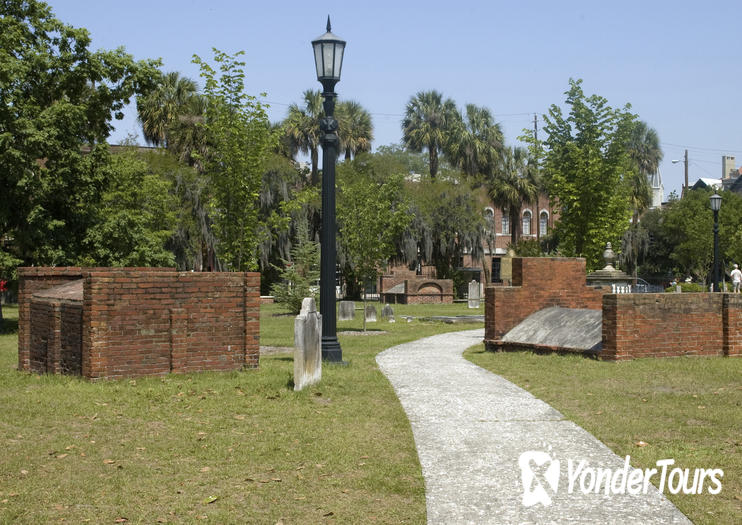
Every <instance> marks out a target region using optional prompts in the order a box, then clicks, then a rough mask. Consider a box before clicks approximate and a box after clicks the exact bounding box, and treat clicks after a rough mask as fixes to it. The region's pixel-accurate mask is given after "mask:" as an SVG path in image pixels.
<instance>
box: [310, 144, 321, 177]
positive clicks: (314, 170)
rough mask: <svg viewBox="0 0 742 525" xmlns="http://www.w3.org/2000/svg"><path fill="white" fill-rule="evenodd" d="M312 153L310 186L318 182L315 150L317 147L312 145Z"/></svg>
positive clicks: (317, 159)
mask: <svg viewBox="0 0 742 525" xmlns="http://www.w3.org/2000/svg"><path fill="white" fill-rule="evenodd" d="M311 155H312V176H311V179H310V180H311V182H312V186H316V185H317V184H318V183H319V171H318V169H317V164H318V163H319V152H318V151H317V148H316V147H314V148H312V150H311Z"/></svg>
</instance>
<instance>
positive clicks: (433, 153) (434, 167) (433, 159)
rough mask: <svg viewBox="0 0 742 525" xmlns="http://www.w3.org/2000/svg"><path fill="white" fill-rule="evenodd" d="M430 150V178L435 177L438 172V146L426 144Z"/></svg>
mask: <svg viewBox="0 0 742 525" xmlns="http://www.w3.org/2000/svg"><path fill="white" fill-rule="evenodd" d="M428 151H429V152H430V178H431V179H435V176H436V175H437V174H438V148H436V147H435V146H433V147H431V146H428Z"/></svg>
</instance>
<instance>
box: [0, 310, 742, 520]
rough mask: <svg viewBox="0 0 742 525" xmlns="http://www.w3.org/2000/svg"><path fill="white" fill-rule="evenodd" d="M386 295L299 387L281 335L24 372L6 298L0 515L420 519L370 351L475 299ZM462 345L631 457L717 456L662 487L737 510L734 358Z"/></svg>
mask: <svg viewBox="0 0 742 525" xmlns="http://www.w3.org/2000/svg"><path fill="white" fill-rule="evenodd" d="M394 310H395V314H396V323H387V322H386V321H379V322H377V323H369V325H368V326H369V331H370V332H371V333H377V332H378V331H379V330H383V331H385V332H386V333H384V334H378V335H358V334H360V333H361V327H362V320H361V318H360V315H357V316H356V319H355V320H354V321H348V322H340V323H338V332H340V335H339V339H340V342H341V344H342V348H343V357H344V359H346V360H347V361H348V362H349V366H347V367H342V366H337V365H332V366H325V367H324V368H323V379H322V382H321V383H320V384H319V385H315V386H313V387H310V388H308V389H306V390H304V391H302V392H294V391H293V390H292V356H291V354H290V353H287V352H281V351H278V352H276V353H271V354H269V355H265V356H263V357H261V360H260V369H259V370H250V371H245V372H231V373H215V372H208V373H201V374H188V375H170V376H165V377H153V378H138V379H136V380H120V381H100V382H88V381H86V380H83V379H80V378H79V377H69V376H51V375H45V376H39V375H35V374H27V373H20V372H17V371H16V365H17V333H16V319H17V310H16V309H14V308H10V307H7V306H5V307H4V313H5V314H6V318H8V320H6V328H10V330H9V331H8V330H6V332H7V333H5V334H2V335H0V443H2V444H3V461H2V462H0V523H10V522H13V523H42V522H62V521H66V522H78V523H79V522H83V523H84V522H89V523H184V522H185V523H190V522H211V523H245V522H250V523H270V524H275V523H285V524H290V523H374V522H378V523H424V522H425V494H424V484H423V479H422V476H421V472H420V465H419V462H418V460H417V454H416V452H415V448H414V442H413V439H412V433H411V430H410V426H409V423H408V421H407V419H406V416H405V414H404V411H403V410H402V408H401V406H400V405H399V402H398V401H397V398H396V396H395V394H394V391H393V390H392V388H391V386H390V385H389V383H388V382H387V380H386V378H385V377H384V376H383V375H382V374H381V373H380V371H379V370H378V367H377V366H376V362H375V359H374V358H375V356H376V354H377V353H379V352H380V351H382V350H383V349H385V348H388V347H390V346H394V345H396V344H400V343H403V342H407V341H411V340H414V339H418V338H421V337H426V336H429V335H435V334H438V333H443V332H448V331H458V330H465V329H469V328H476V327H479V326H481V324H474V325H472V324H445V323H442V322H427V321H413V322H410V323H407V322H405V321H404V319H402V318H401V317H400V316H401V315H415V316H420V317H424V316H430V315H456V314H462V315H469V314H471V313H473V312H475V310H469V309H468V308H467V307H466V304H465V303H464V304H454V305H420V306H412V305H410V306H407V305H395V306H394ZM483 310H484V309H483V308H480V309H479V311H478V313H481V312H483ZM280 312H281V309H280V307H279V306H278V305H263V306H262V307H261V345H263V346H271V347H291V346H292V344H293V341H292V338H293V321H294V317H293V316H290V315H276V314H280ZM357 313H360V312H357ZM8 325H10V326H9V327H8ZM343 331H351V332H353V333H354V335H343V334H342V332H343ZM467 357H468V358H469V359H470V360H472V361H474V362H475V363H476V364H479V365H480V366H484V367H485V368H488V369H490V370H492V371H494V372H496V373H498V374H501V375H503V376H505V377H506V378H508V379H510V380H511V381H513V382H515V383H516V384H519V385H520V386H522V387H524V388H526V389H527V390H529V391H531V392H532V393H533V394H534V395H536V396H537V397H539V398H541V399H543V400H544V401H546V402H548V403H550V404H552V405H553V406H554V407H555V408H557V409H558V410H560V411H561V412H562V413H563V414H564V415H565V417H567V418H568V419H572V420H574V421H575V422H577V423H578V424H579V425H581V426H583V427H584V428H585V429H587V430H588V431H589V432H591V433H593V434H594V435H596V436H597V437H598V439H600V440H602V441H603V442H604V443H606V444H607V445H608V446H609V447H610V448H611V449H612V450H613V451H614V452H616V453H617V454H619V455H620V456H623V455H627V454H628V455H630V456H631V458H632V463H633V464H634V465H635V466H641V467H646V466H651V465H653V464H654V462H655V461H656V460H658V459H663V458H674V459H675V460H676V462H677V464H678V465H681V466H683V467H688V468H694V467H706V468H711V467H720V468H723V469H724V478H723V486H724V489H723V491H722V493H721V494H720V495H718V496H708V495H704V496H672V495H669V497H670V499H671V500H672V501H673V502H675V504H676V505H678V507H679V508H680V509H681V510H682V511H683V512H684V513H685V514H686V515H688V517H689V518H690V519H691V520H693V521H694V522H695V523H733V522H735V521H739V519H740V516H742V459H741V456H742V454H740V450H741V447H742V435H741V434H740V431H739V429H740V421H742V384H740V380H739V378H740V377H742V360H739V359H723V358H707V359H692V358H675V359H664V360H662V359H657V360H649V359H647V360H638V361H632V362H626V363H604V362H599V361H593V360H589V359H584V358H580V357H576V356H556V355H550V356H544V355H535V354H532V353H527V352H524V353H520V352H518V353H498V354H493V353H487V352H484V351H483V348H482V347H475V348H473V349H471V350H470V351H469V352H467ZM641 443H646V445H641V446H639V445H638V444H641Z"/></svg>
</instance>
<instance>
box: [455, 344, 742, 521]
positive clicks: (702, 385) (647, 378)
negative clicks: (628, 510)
mask: <svg viewBox="0 0 742 525" xmlns="http://www.w3.org/2000/svg"><path fill="white" fill-rule="evenodd" d="M465 355H466V357H467V358H468V359H470V360H471V361H472V362H474V363H475V364H477V365H479V366H481V367H483V368H486V369H488V370H491V371H492V372H495V373H496V374H499V375H501V376H503V377H505V378H507V379H509V380H510V381H512V382H514V383H516V384H517V385H519V386H521V387H523V388H525V389H526V390H528V391H529V392H531V393H532V394H533V395H535V396H536V397H538V398H540V399H543V400H544V401H546V402H547V403H549V404H551V405H552V406H553V407H554V408H556V409H557V410H559V411H560V412H561V413H562V414H564V416H565V417H566V418H567V419H570V420H572V421H574V422H576V423H577V424H578V425H580V426H582V427H583V428H584V429H585V430H587V431H588V432H590V433H592V434H593V435H595V436H596V437H597V438H598V439H599V440H601V441H602V442H603V443H605V444H606V445H608V447H610V448H611V449H612V450H613V451H614V452H615V453H616V454H618V455H619V456H620V457H624V456H626V455H629V456H631V463H632V465H633V466H634V467H641V468H653V467H655V466H656V462H657V461H658V460H661V459H668V458H672V459H675V465H674V467H677V466H679V467H682V468H689V469H691V472H692V471H693V469H695V468H707V469H708V468H721V469H723V470H724V477H723V478H722V485H723V489H722V492H721V493H720V494H718V495H716V496H714V495H710V494H708V492H704V494H703V495H701V496H698V495H682V494H678V495H672V494H670V493H669V492H668V491H667V490H666V491H665V493H666V495H667V496H668V497H669V498H670V500H672V501H673V502H674V503H675V505H676V506H677V507H678V508H679V509H680V510H681V511H682V512H683V513H685V514H686V515H687V516H688V517H689V518H690V519H691V520H692V521H693V522H694V523H697V524H701V523H708V524H725V523H729V524H731V523H742V359H728V358H674V359H637V360H634V361H627V362H620V363H610V362H602V361H595V360H590V359H585V358H583V357H579V356H570V355H567V356H558V355H537V354H534V353H532V352H506V353H494V352H486V351H485V350H484V345H478V346H476V347H474V348H472V349H469V350H468V351H467V352H466V354H465ZM640 441H643V442H645V443H648V444H647V445H646V446H641V447H640V446H637V445H636V444H637V443H638V442H640ZM576 459H579V458H576ZM674 467H673V468H674Z"/></svg>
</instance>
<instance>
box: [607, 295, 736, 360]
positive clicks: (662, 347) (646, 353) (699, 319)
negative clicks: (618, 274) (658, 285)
mask: <svg viewBox="0 0 742 525" xmlns="http://www.w3.org/2000/svg"><path fill="white" fill-rule="evenodd" d="M599 355H600V358H601V359H608V360H623V359H633V358H635V357H675V356H681V355H698V356H721V355H724V356H736V357H739V356H742V294H730V293H664V294H663V293H653V294H607V295H605V296H604V297H603V349H602V350H601V352H600V354H599Z"/></svg>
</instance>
